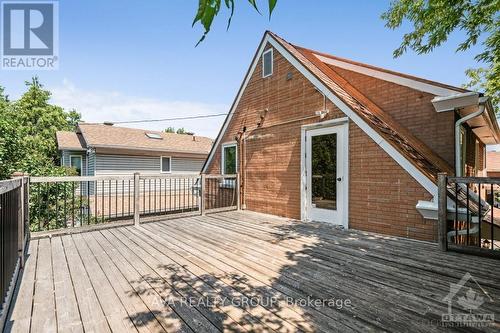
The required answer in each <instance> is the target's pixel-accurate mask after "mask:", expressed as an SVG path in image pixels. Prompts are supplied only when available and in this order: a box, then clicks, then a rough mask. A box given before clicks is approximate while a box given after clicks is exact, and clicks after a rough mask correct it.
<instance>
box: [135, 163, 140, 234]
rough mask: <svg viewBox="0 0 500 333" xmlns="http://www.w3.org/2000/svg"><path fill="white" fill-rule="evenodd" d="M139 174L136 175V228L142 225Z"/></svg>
mask: <svg viewBox="0 0 500 333" xmlns="http://www.w3.org/2000/svg"><path fill="white" fill-rule="evenodd" d="M139 179H140V178H139V172H135V173H134V225H135V226H136V227H138V226H139V224H140V215H139V211H140V209H141V207H140V201H139V188H140V186H139Z"/></svg>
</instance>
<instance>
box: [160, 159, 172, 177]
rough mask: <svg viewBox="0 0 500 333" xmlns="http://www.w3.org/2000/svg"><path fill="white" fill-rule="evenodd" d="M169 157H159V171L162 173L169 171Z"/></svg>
mask: <svg viewBox="0 0 500 333" xmlns="http://www.w3.org/2000/svg"><path fill="white" fill-rule="evenodd" d="M170 162H171V161H170V157H164V156H162V157H161V172H162V173H170V172H171V168H170Z"/></svg>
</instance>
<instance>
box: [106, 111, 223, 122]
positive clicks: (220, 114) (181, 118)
mask: <svg viewBox="0 0 500 333" xmlns="http://www.w3.org/2000/svg"><path fill="white" fill-rule="evenodd" d="M222 116H227V113H216V114H206V115H197V116H188V117H175V118H163V119H144V120H124V121H113V122H112V123H113V124H137V123H153V122H161V121H174V120H190V119H204V118H213V117H222Z"/></svg>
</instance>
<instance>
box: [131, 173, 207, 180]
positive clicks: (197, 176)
mask: <svg viewBox="0 0 500 333" xmlns="http://www.w3.org/2000/svg"><path fill="white" fill-rule="evenodd" d="M200 177H201V176H200V175H199V174H193V173H187V174H181V173H179V174H176V173H173V174H172V173H169V174H163V175H139V179H169V178H184V179H186V178H190V179H197V178H200Z"/></svg>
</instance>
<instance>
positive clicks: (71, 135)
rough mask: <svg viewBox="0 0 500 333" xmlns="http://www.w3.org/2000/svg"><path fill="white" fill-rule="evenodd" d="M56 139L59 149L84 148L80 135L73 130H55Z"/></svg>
mask: <svg viewBox="0 0 500 333" xmlns="http://www.w3.org/2000/svg"><path fill="white" fill-rule="evenodd" d="M56 140H57V147H58V149H59V150H63V149H64V150H85V143H84V142H83V139H82V137H81V135H79V134H76V133H75V132H68V131H59V132H56Z"/></svg>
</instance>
